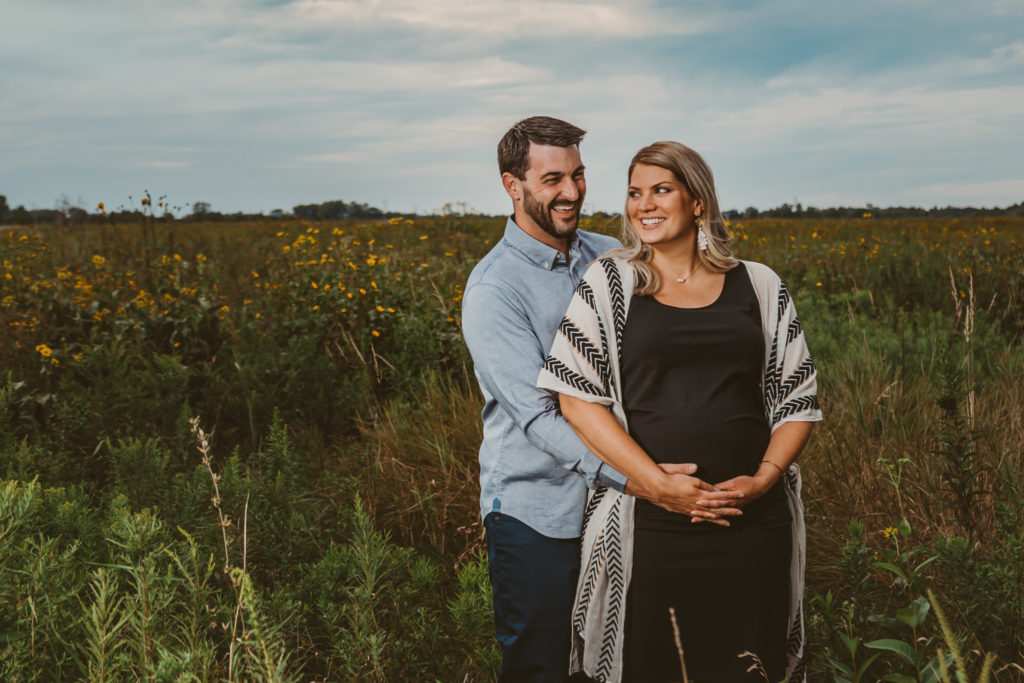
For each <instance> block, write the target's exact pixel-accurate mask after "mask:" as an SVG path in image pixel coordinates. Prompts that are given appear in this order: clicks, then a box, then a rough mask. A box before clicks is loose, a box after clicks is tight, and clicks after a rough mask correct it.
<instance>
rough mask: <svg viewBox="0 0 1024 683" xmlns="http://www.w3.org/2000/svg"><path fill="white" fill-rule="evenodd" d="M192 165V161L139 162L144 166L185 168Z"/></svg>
mask: <svg viewBox="0 0 1024 683" xmlns="http://www.w3.org/2000/svg"><path fill="white" fill-rule="evenodd" d="M191 165H192V162H190V161H144V162H142V163H141V164H139V166H141V167H143V168H185V167H186V166H191Z"/></svg>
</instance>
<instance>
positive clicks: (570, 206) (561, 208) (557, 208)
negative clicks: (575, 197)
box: [555, 204, 576, 211]
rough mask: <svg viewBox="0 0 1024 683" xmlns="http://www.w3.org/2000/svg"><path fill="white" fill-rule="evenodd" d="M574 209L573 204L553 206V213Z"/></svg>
mask: <svg viewBox="0 0 1024 683" xmlns="http://www.w3.org/2000/svg"><path fill="white" fill-rule="evenodd" d="M575 208H576V205H575V204H555V211H572V210H573V209H575Z"/></svg>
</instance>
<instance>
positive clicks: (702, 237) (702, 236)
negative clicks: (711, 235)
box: [697, 216, 708, 251]
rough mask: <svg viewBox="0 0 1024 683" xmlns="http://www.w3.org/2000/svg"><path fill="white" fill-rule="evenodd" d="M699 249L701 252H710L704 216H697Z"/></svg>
mask: <svg viewBox="0 0 1024 683" xmlns="http://www.w3.org/2000/svg"><path fill="white" fill-rule="evenodd" d="M697 248H698V249H700V250H701V251H707V250H708V234H707V233H706V232H704V219H703V216H697Z"/></svg>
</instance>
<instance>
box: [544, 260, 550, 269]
mask: <svg viewBox="0 0 1024 683" xmlns="http://www.w3.org/2000/svg"><path fill="white" fill-rule="evenodd" d="M544 267H545V268H549V269H550V268H551V264H550V263H548V262H547V261H545V262H544Z"/></svg>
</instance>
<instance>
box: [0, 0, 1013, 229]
mask: <svg viewBox="0 0 1024 683" xmlns="http://www.w3.org/2000/svg"><path fill="white" fill-rule="evenodd" d="M0 16H2V17H3V20H2V26H3V31H2V33H3V39H2V40H0V194H5V195H7V197H8V201H9V203H11V204H14V205H17V204H25V205H26V206H28V207H30V208H52V207H53V206H54V205H55V204H56V202H57V201H58V198H59V197H61V196H62V195H66V196H68V197H70V199H71V200H72V201H73V202H75V203H81V204H82V205H84V206H87V207H90V208H91V207H92V206H95V204H96V203H97V202H99V201H103V202H105V203H106V204H107V205H108V206H116V205H117V204H118V203H121V202H125V201H126V200H127V197H128V196H129V195H134V196H136V197H137V196H138V195H139V194H140V192H141V191H142V190H143V189H149V190H150V191H151V192H152V193H154V195H158V194H166V195H168V197H169V198H170V201H171V202H172V203H176V204H181V205H190V204H191V203H192V202H194V201H199V200H201V201H207V202H210V203H211V204H212V206H213V208H214V209H215V210H220V211H237V210H244V211H269V210H271V209H275V208H282V209H286V210H288V209H290V208H291V207H292V206H294V205H296V204H300V203H308V202H320V201H325V200H328V199H344V200H347V201H360V202H367V203H370V204H374V205H377V206H381V207H385V208H388V209H391V210H398V211H412V210H418V211H420V212H427V211H431V210H436V209H438V208H440V207H441V206H442V205H443V204H445V203H446V202H465V203H466V204H468V205H469V206H471V207H474V208H476V209H478V210H481V211H486V212H488V213H501V212H504V211H506V210H507V209H508V205H509V202H508V200H507V198H506V197H505V195H504V193H503V192H502V190H501V186H500V184H499V180H498V176H497V170H496V163H495V160H494V148H495V145H496V143H497V140H498V138H500V136H501V135H502V133H503V132H504V131H505V130H506V129H507V128H508V126H509V125H511V124H512V123H513V122H515V121H516V120H518V119H519V118H522V117H525V116H529V115H532V114H538V113H546V114H551V115H555V116H559V117H562V118H565V119H567V120H570V121H572V122H574V123H576V124H577V125H580V126H582V127H584V128H586V129H587V130H588V131H589V133H588V135H587V138H586V140H585V141H584V143H583V148H582V151H583V157H584V162H585V163H586V164H587V177H588V184H589V193H588V201H587V207H588V208H589V209H590V210H597V209H602V210H611V211H615V210H618V208H619V207H620V206H621V203H622V197H623V188H624V185H625V177H624V174H625V167H626V165H627V164H628V161H629V158H630V157H631V156H632V154H633V153H634V152H635V151H636V150H637V149H638V148H639V147H640V146H642V145H644V144H647V143H649V142H652V141H654V140H659V139H676V140H680V141H682V142H685V143H686V144H688V145H690V146H692V147H694V148H695V149H697V150H698V151H700V152H701V153H702V154H703V155H704V156H705V158H707V159H708V161H709V163H710V164H711V166H712V168H713V169H714V171H715V174H716V179H717V182H718V190H719V195H720V198H721V203H722V205H723V206H725V207H729V208H740V209H742V208H744V207H746V206H751V205H752V206H757V207H759V208H768V207H772V206H777V205H779V204H781V203H783V202H793V201H800V202H802V203H804V204H805V205H806V204H812V205H818V206H833V205H839V204H861V205H863V204H865V203H868V202H871V203H874V204H876V205H880V206H888V205H923V206H932V205H942V206H944V205H949V204H953V205H977V206H993V205H1000V206H1005V205H1007V204H1012V203H1016V202H1019V201H1022V200H1024V165H1022V164H1021V162H1020V161H1019V157H1020V150H1021V149H1024V125H1022V112H1024V39H1022V38H1021V36H1022V35H1024V3H1021V2H1017V1H1010V0H990V1H988V2H986V1H984V0H982V1H980V2H975V3H971V4H970V6H969V7H968V6H967V5H964V4H963V3H957V2H952V1H950V0H942V1H939V2H926V1H924V0H889V1H886V2H881V1H878V2H876V1H873V0H867V1H864V2H857V3H847V2H842V3H841V2H832V1H831V0H828V1H826V2H814V3H812V2H797V1H796V0H775V1H773V2H712V1H707V2H655V1H646V0H631V1H628V2H616V3H611V2H608V3H599V2H571V1H566V2H544V1H541V0H520V1H518V2H508V0H476V1H473V2H460V1H456V0H433V1H432V2H429V3H428V2H422V1H416V0H393V1H390V2H388V1H384V0H296V1H294V2H269V1H259V0H177V1H175V2H157V1H153V0H135V1H132V2H127V1H123V0H94V1H90V2H81V1H58V0H33V2H16V1H15V0H0Z"/></svg>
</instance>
